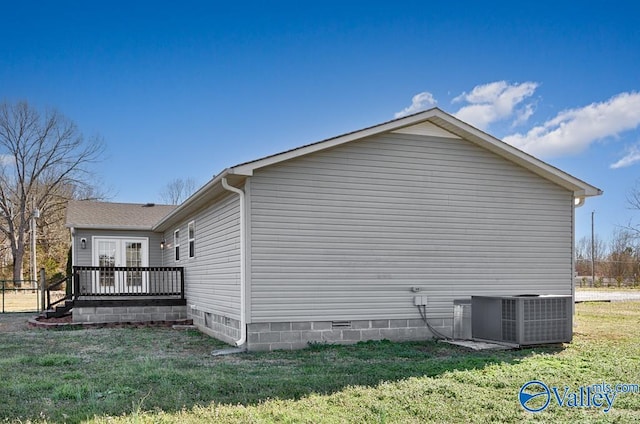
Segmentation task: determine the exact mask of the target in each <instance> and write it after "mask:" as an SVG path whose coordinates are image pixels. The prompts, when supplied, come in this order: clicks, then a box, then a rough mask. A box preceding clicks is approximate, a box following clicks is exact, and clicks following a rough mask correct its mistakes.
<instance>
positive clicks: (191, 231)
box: [187, 220, 196, 258]
mask: <svg viewBox="0 0 640 424" xmlns="http://www.w3.org/2000/svg"><path fill="white" fill-rule="evenodd" d="M187 242H188V254H189V258H195V257H196V221H195V220H193V221H189V223H188V224H187Z"/></svg>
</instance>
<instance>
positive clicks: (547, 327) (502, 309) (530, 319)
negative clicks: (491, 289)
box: [471, 295, 573, 346]
mask: <svg viewBox="0 0 640 424" xmlns="http://www.w3.org/2000/svg"><path fill="white" fill-rule="evenodd" d="M471 335H472V337H473V338H474V339H480V340H493V341H498V342H503V343H510V344H517V345H519V346H527V345H538V344H547V343H567V342H570V341H571V338H572V335H573V297H572V296H558V295H522V296H471Z"/></svg>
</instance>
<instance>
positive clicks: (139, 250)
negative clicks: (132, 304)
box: [93, 237, 149, 295]
mask: <svg viewBox="0 0 640 424" xmlns="http://www.w3.org/2000/svg"><path fill="white" fill-rule="evenodd" d="M148 249H149V240H148V239H146V238H115V237H94V239H93V265H94V266H98V267H127V268H139V267H147V266H149V253H148V252H149V250H148ZM148 282H149V279H148V273H147V272H145V271H142V270H136V269H131V270H126V271H121V270H117V271H116V270H106V269H103V270H100V271H98V274H97V278H96V279H95V280H94V282H93V283H94V292H96V293H105V294H124V295H126V294H144V293H147V292H148V291H149V286H148Z"/></svg>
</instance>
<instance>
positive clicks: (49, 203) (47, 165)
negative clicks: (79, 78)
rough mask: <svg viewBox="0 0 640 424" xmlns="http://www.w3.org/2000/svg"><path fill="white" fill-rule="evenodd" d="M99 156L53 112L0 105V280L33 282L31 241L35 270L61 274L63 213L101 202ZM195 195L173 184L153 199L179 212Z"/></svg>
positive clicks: (186, 183) (97, 144) (187, 185)
mask: <svg viewBox="0 0 640 424" xmlns="http://www.w3.org/2000/svg"><path fill="white" fill-rule="evenodd" d="M103 152H104V142H103V140H102V139H101V138H100V137H99V136H94V137H85V136H84V135H83V134H82V132H81V131H80V130H79V129H78V127H77V126H76V124H75V123H74V122H73V121H71V120H70V119H68V118H67V117H65V116H64V115H62V114H61V113H60V112H58V111H56V110H54V109H48V110H46V111H44V112H40V111H39V110H38V109H36V108H34V107H32V106H31V105H29V104H28V103H27V102H24V101H23V102H17V103H9V102H3V103H1V104H0V279H2V280H10V281H12V282H19V281H24V280H30V281H33V280H34V279H37V276H35V275H32V274H33V272H32V271H31V267H30V266H29V265H30V260H31V257H32V252H31V245H32V241H33V239H34V237H35V240H36V241H37V243H36V256H37V258H38V268H41V267H43V268H45V272H46V274H47V275H48V276H56V275H59V276H62V275H63V274H65V273H66V266H67V262H68V257H69V246H70V234H69V229H68V228H65V226H64V224H65V213H66V205H67V202H68V201H69V200H71V199H74V200H105V198H106V194H105V193H104V192H103V191H102V190H101V189H100V188H99V187H98V186H97V184H95V183H94V180H95V178H94V175H93V174H92V172H91V165H92V164H94V163H95V162H97V161H99V160H101V159H102V154H103ZM194 190H195V181H194V180H192V179H186V180H182V179H179V178H178V179H175V180H172V181H170V182H169V183H168V184H167V186H166V187H165V188H164V189H163V190H162V191H161V192H160V197H161V198H162V199H163V200H164V201H166V202H167V203H171V204H178V203H180V202H182V201H183V200H184V199H185V198H186V197H188V196H189V195H190V194H191V193H192V192H193V191H194ZM34 218H35V219H36V222H37V225H36V231H35V233H34V232H33V231H32V228H31V223H32V221H33V219H34ZM18 284H19V283H18Z"/></svg>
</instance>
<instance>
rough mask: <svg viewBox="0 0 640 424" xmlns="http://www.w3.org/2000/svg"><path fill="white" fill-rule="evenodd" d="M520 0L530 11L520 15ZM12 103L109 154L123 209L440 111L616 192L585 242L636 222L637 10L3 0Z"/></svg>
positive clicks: (585, 220)
mask: <svg viewBox="0 0 640 424" xmlns="http://www.w3.org/2000/svg"><path fill="white" fill-rule="evenodd" d="M521 3H522V4H521ZM1 10H2V13H0V39H1V40H2V43H0V100H6V101H11V102H13V101H17V100H27V101H29V102H30V103H31V104H33V105H34V106H36V107H38V108H47V107H54V108H56V109H58V110H59V111H61V112H62V113H64V114H65V115H67V116H68V117H69V118H71V119H73V120H74V121H75V122H76V123H77V124H78V126H79V127H80V129H81V130H82V131H83V132H84V133H85V135H88V136H91V135H100V136H101V137H102V138H104V140H105V143H106V146H107V151H106V155H105V160H104V161H103V162H101V163H99V164H97V165H96V167H95V171H96V173H97V175H98V176H99V178H100V181H101V184H102V185H103V187H104V188H105V189H107V190H109V192H110V193H111V194H112V195H113V196H112V199H111V200H114V201H122V202H147V201H149V202H158V201H159V200H160V198H159V192H160V190H161V189H162V187H163V186H165V185H166V183H167V182H168V181H170V180H172V179H174V178H179V177H180V178H193V179H195V180H196V181H197V182H198V184H204V183H205V182H206V181H207V180H209V179H210V178H211V177H212V176H213V175H215V174H217V173H218V172H219V171H221V170H222V169H224V168H225V167H228V166H232V165H234V164H237V163H241V162H243V161H247V160H251V159H255V158H259V157H262V156H265V155H268V154H272V153H276V152H279V151H283V150H286V149H289V148H292V147H296V146H299V145H302V144H307V143H310V142H314V141H318V140H322V139H324V138H327V137H332V136H335V135H339V134H342V133H345V132H349V131H352V130H357V129H360V128H364V127H366V126H370V125H374V124H377V123H380V122H383V121H387V120H389V119H392V118H394V116H399V115H401V114H403V113H408V112H411V111H417V110H420V109H422V108H428V107H431V106H433V105H437V106H438V107H440V108H441V109H443V110H445V111H447V112H449V113H452V114H455V115H456V116H459V117H460V118H462V119H464V120H467V121H468V122H470V123H472V124H473V125H476V126H478V127H479V128H481V129H483V130H485V131H487V132H489V133H491V134H493V135H495V136H497V137H499V138H503V139H504V140H506V141H508V142H510V143H512V144H514V145H516V146H518V147H520V148H522V149H524V150H525V151H528V152H530V153H532V154H534V155H536V156H537V157H539V158H541V159H543V160H545V161H547V162H549V163H550V164H552V165H555V166H558V167H559V168H561V169H563V170H565V171H567V172H569V173H571V174H573V175H575V176H576V177H579V178H581V179H584V180H586V181H587V182H589V183H591V184H593V185H595V186H597V187H599V188H601V189H603V190H604V191H605V194H604V195H603V196H601V197H600V198H597V199H590V200H588V201H587V203H586V205H585V206H584V207H582V208H580V209H579V210H578V211H577V217H576V231H577V238H578V239H579V238H580V237H582V236H584V235H587V234H589V232H590V216H591V211H593V210H595V211H596V229H597V233H598V234H600V235H601V236H603V237H605V238H606V237H608V236H609V234H610V233H611V232H612V231H614V230H615V229H616V228H617V226H620V225H626V224H627V223H628V222H629V221H630V220H636V221H638V222H640V212H636V211H632V210H629V209H628V205H627V203H626V196H627V193H628V192H629V190H631V189H632V187H633V186H634V184H635V182H636V180H637V179H638V177H639V176H640V172H639V171H640V131H639V128H638V125H639V124H640V93H639V92H638V91H639V90H640V26H639V25H638V24H637V16H638V12H639V11H640V6H637V5H636V2H632V1H628V2H596V1H591V2H582V3H580V4H579V6H576V3H575V2H562V1H554V2H546V1H535V2H516V3H514V2H468V3H465V2H424V1H419V2H411V1H409V2H378V1H339V2H334V1H323V2H306V1H296V2H256V3H252V2H214V1H210V2H193V1H188V0H186V1H182V2H163V1H155V2H143V1H138V2H120V1H109V2H97V1H96V2H86V1H82V2H71V1H59V2H40V1H38V2H36V1H30V0H26V1H22V2H6V1H3V2H2V7H1Z"/></svg>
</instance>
